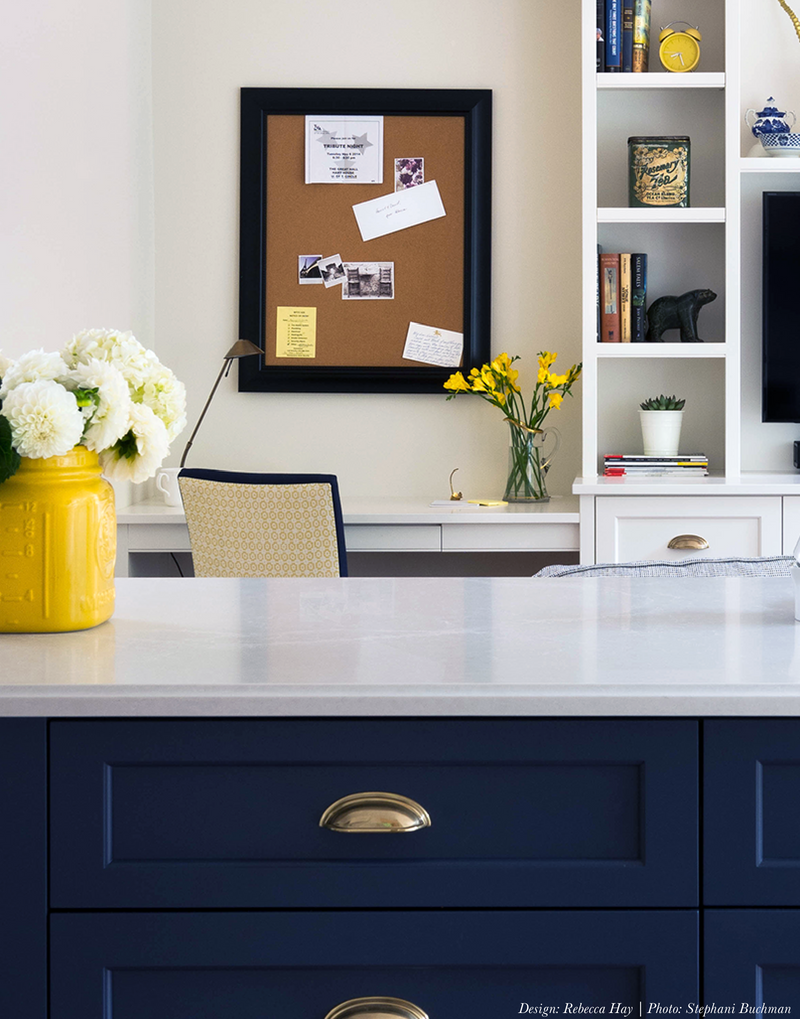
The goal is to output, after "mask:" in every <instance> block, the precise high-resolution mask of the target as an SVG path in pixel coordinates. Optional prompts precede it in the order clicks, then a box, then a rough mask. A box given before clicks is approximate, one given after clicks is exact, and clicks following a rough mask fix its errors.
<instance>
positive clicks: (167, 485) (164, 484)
mask: <svg viewBox="0 0 800 1019" xmlns="http://www.w3.org/2000/svg"><path fill="white" fill-rule="evenodd" d="M179 472H180V467H159V468H158V470H157V471H156V488H157V489H158V490H159V492H161V494H162V495H163V496H164V502H165V503H166V504H167V506H182V505H183V500H182V499H181V490H180V488H179V487H178V474H179Z"/></svg>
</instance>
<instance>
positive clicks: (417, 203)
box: [353, 180, 447, 241]
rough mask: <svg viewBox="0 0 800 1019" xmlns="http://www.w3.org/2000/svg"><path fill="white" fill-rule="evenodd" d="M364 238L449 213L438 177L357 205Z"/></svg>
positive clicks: (356, 208) (355, 206)
mask: <svg viewBox="0 0 800 1019" xmlns="http://www.w3.org/2000/svg"><path fill="white" fill-rule="evenodd" d="M353 212H354V213H355V217H356V222H357V223H358V229H359V230H360V231H361V239H362V240H363V241H371V240H374V238H376V237H384V236H385V235H386V234H393V233H396V232H397V231H398V230H407V229H408V227H410V226H418V225H419V224H420V223H427V222H428V221H429V220H432V219H440V218H441V217H442V216H445V215H447V213H446V212H445V211H444V205H443V204H442V197H441V195H440V194H439V188H438V187H437V186H436V181H435V180H430V181H428V182H427V184H420V185H419V187H415V188H407V189H406V190H405V191H397V192H392V194H390V195H384V196H383V197H382V198H372V199H370V201H368V202H359V204H358V205H354V206H353Z"/></svg>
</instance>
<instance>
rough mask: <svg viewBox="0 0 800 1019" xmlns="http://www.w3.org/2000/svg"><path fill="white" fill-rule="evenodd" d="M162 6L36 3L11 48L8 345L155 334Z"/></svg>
mask: <svg viewBox="0 0 800 1019" xmlns="http://www.w3.org/2000/svg"><path fill="white" fill-rule="evenodd" d="M150 56H151V46H150V4H149V2H142V0H81V3H80V4H71V3H65V2H64V0H25V2H24V3H18V4H17V3H8V4H4V8H3V32H2V39H0V96H2V102H0V139H2V152H3V155H2V160H0V348H2V349H4V350H5V351H6V353H8V354H9V355H10V356H12V357H13V356H18V355H19V354H22V353H24V352H25V351H26V350H30V349H32V348H36V347H44V349H45V350H56V349H57V348H59V347H61V346H62V345H63V343H64V342H65V341H66V340H68V339H69V338H70V337H71V336H72V334H73V333H74V332H76V331H77V330H79V329H83V328H86V327H89V326H118V327H119V328H127V329H133V330H134V331H136V332H137V333H139V334H141V335H142V336H143V337H144V338H147V337H148V336H149V335H151V334H152V331H153V303H154V295H153V196H152V180H153V146H152V111H151V78H152V73H151V63H150Z"/></svg>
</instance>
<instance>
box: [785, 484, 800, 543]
mask: <svg viewBox="0 0 800 1019" xmlns="http://www.w3.org/2000/svg"><path fill="white" fill-rule="evenodd" d="M798 539H800V495H785V496H784V497H783V554H784V555H791V554H792V552H794V547H795V545H796V544H797V542H798Z"/></svg>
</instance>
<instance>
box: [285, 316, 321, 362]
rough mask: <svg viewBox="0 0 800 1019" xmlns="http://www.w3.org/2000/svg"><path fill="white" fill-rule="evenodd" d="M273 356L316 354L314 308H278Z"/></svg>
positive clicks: (315, 317)
mask: <svg viewBox="0 0 800 1019" xmlns="http://www.w3.org/2000/svg"><path fill="white" fill-rule="evenodd" d="M275 356H276V357H316V356H317V309H316V308H278V329H277V336H276V341H275Z"/></svg>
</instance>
